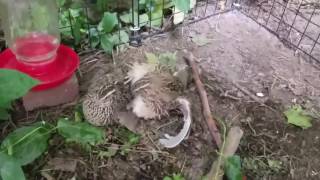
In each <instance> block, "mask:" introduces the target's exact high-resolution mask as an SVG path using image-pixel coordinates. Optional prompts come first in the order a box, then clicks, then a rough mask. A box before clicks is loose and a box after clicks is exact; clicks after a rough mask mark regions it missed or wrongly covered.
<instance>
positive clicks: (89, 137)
mask: <svg viewBox="0 0 320 180" xmlns="http://www.w3.org/2000/svg"><path fill="white" fill-rule="evenodd" d="M57 129H58V133H59V134H60V135H61V136H63V137H64V138H65V139H66V141H67V142H76V143H79V144H82V145H85V146H86V145H96V144H99V143H102V142H103V141H104V138H105V132H104V131H103V130H102V129H100V128H97V127H94V126H92V125H90V124H88V123H87V122H74V121H70V120H68V119H66V118H63V119H60V120H59V121H58V124H57Z"/></svg>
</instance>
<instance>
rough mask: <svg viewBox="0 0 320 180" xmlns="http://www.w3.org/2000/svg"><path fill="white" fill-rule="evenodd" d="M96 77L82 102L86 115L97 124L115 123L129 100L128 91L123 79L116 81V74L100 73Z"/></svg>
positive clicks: (89, 120)
mask: <svg viewBox="0 0 320 180" xmlns="http://www.w3.org/2000/svg"><path fill="white" fill-rule="evenodd" d="M94 79H95V81H93V83H92V84H91V85H90V86H89V90H88V94H87V95H86V96H85V98H84V100H83V103H82V108H83V113H84V116H85V118H86V120H87V121H88V122H89V123H91V124H93V125H96V126H105V125H108V124H113V123H114V122H115V120H116V119H117V112H118V111H119V110H120V109H122V108H125V106H126V104H127V102H128V97H127V96H126V95H127V94H128V92H126V90H125V87H124V86H123V82H122V81H115V75H111V74H102V75H101V74H100V75H97V76H96V78H94Z"/></svg>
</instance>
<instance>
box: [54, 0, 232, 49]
mask: <svg viewBox="0 0 320 180" xmlns="http://www.w3.org/2000/svg"><path fill="white" fill-rule="evenodd" d="M120 1H121V0H120ZM120 1H119V2H118V1H117V2H116V3H112V2H111V1H110V0H91V1H90V0H87V1H85V3H83V4H82V5H80V6H78V7H77V6H75V7H67V8H66V7H61V8H60V29H61V33H62V39H63V40H64V43H67V44H68V45H72V46H74V47H75V48H81V47H80V46H81V45H84V44H89V46H90V47H93V48H95V47H97V46H98V45H99V44H100V45H101V46H102V47H104V49H106V48H108V47H106V46H111V45H115V46H116V45H120V44H123V43H126V42H129V43H130V44H131V45H134V46H139V45H141V41H142V39H143V38H145V37H148V36H151V35H154V34H157V33H161V32H163V31H168V30H170V29H171V28H172V27H174V26H175V25H178V24H188V23H192V22H196V21H200V20H202V19H204V18H208V17H211V16H214V15H216V14H219V13H222V12H227V11H230V10H232V3H233V0H198V1H196V0H190V2H189V6H190V7H187V8H184V9H179V8H178V6H176V4H178V3H179V2H180V4H183V3H181V2H184V0H122V1H125V2H120ZM175 2H177V3H175ZM108 3H110V4H109V5H108ZM99 9H100V11H102V12H104V13H100V15H97V12H93V11H95V10H96V11H99ZM110 13H114V14H115V16H116V18H117V20H116V21H117V26H116V27H115V28H114V29H113V31H109V30H107V31H103V30H101V29H102V28H101V26H103V25H101V24H103V21H104V18H105V16H106V15H110ZM177 19H181V20H177ZM110 39H112V41H113V42H108V40H110ZM108 43H110V44H108Z"/></svg>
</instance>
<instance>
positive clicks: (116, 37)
mask: <svg viewBox="0 0 320 180" xmlns="http://www.w3.org/2000/svg"><path fill="white" fill-rule="evenodd" d="M112 41H113V44H114V45H119V44H124V43H127V42H129V35H128V33H127V32H126V31H125V30H121V31H117V32H114V33H113V35H112Z"/></svg>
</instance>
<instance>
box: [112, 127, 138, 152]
mask: <svg viewBox="0 0 320 180" xmlns="http://www.w3.org/2000/svg"><path fill="white" fill-rule="evenodd" d="M115 136H116V137H117V138H118V139H119V140H120V141H121V143H122V144H123V145H122V146H121V147H120V149H119V150H120V154H121V155H126V154H127V153H128V152H129V151H130V149H131V148H132V147H133V146H134V145H136V144H138V143H139V142H140V138H141V136H140V135H139V134H136V133H133V132H131V131H130V130H128V129H127V128H117V129H116V131H115Z"/></svg>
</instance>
